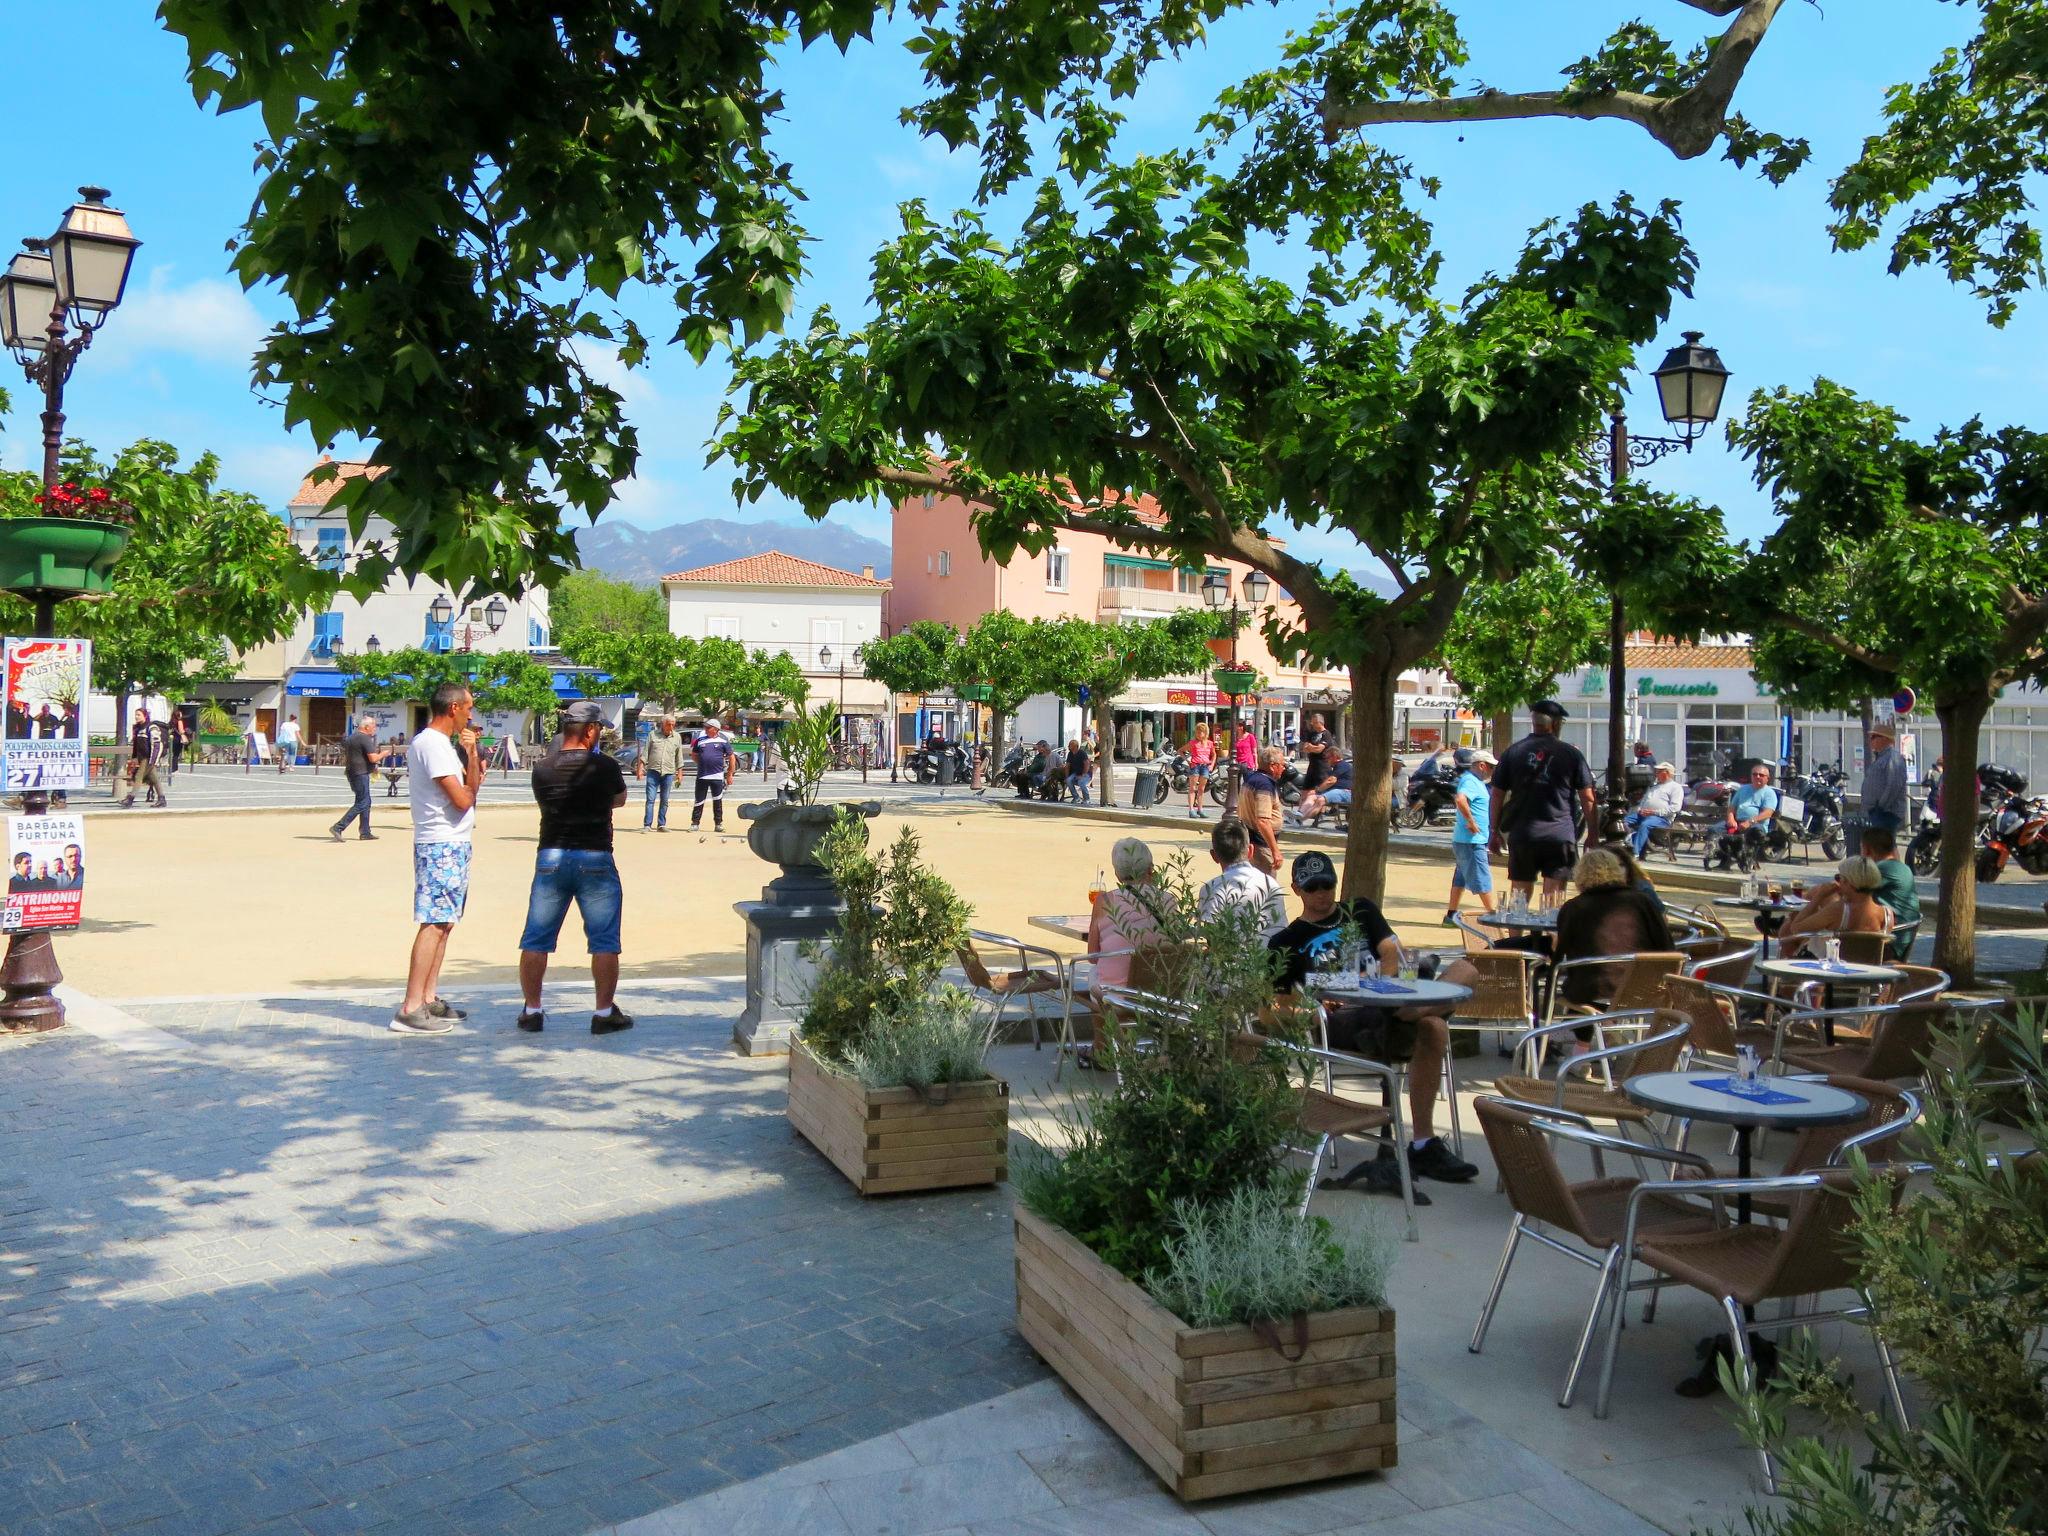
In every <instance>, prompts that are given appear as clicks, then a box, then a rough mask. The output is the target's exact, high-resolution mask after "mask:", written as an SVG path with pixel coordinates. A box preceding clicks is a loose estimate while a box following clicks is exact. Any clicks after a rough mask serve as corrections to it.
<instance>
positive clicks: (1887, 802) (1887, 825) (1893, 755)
mask: <svg viewBox="0 0 2048 1536" xmlns="http://www.w3.org/2000/svg"><path fill="white" fill-rule="evenodd" d="M1863 824H1864V825H1865V826H1866V827H1880V828H1882V829H1883V830H1885V831H1886V832H1892V833H1896V832H1897V831H1898V830H1899V828H1901V827H1903V826H1904V825H1905V824H1906V760H1905V758H1904V757H1902V756H1901V755H1900V754H1899V737H1898V727H1897V726H1895V725H1893V724H1892V722H1891V721H1889V720H1880V721H1878V722H1877V723H1876V724H1874V725H1873V726H1871V728H1870V763H1869V765H1868V766H1867V767H1865V768H1864V770H1863Z"/></svg>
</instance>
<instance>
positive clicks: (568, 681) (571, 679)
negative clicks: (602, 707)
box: [553, 671, 612, 699]
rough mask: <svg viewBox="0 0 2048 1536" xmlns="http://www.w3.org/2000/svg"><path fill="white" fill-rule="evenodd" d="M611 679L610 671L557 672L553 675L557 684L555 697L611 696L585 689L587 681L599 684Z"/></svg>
mask: <svg viewBox="0 0 2048 1536" xmlns="http://www.w3.org/2000/svg"><path fill="white" fill-rule="evenodd" d="M611 680H612V675H611V673H609V672H584V671H575V672H557V673H555V674H554V676H553V681H554V685H555V697H556V698H558V699H586V698H588V699H603V698H610V697H611V695H610V694H605V693H586V692H585V691H584V687H583V685H584V684H585V683H590V684H592V685H598V684H603V683H608V682H610V681H611Z"/></svg>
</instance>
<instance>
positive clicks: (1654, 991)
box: [1543, 949, 1686, 1025]
mask: <svg viewBox="0 0 2048 1536" xmlns="http://www.w3.org/2000/svg"><path fill="white" fill-rule="evenodd" d="M1685 963H1686V962H1685V956H1684V955H1682V954H1680V953H1679V952H1678V951H1677V950H1653V949H1645V950H1639V951H1637V952H1635V953H1633V954H1626V955H1581V956H1579V957H1578V958H1577V959H1575V960H1560V961H1558V962H1557V964H1555V965H1553V966H1552V967H1551V968H1550V996H1549V999H1548V1006H1547V1007H1546V1008H1545V1009H1544V1014H1543V1022H1544V1023H1545V1024H1546V1025H1549V1024H1554V1023H1556V1022H1557V1020H1558V1016H1559V1015H1560V1013H1562V1014H1563V1015H1564V1016H1565V1017H1566V1018H1569V1017H1571V1015H1572V1014H1575V1013H1577V1014H1588V1013H1607V1012H1614V1013H1620V1012H1626V1011H1628V1010H1630V1009H1636V1008H1661V1007H1663V1006H1664V978H1665V977H1667V976H1671V975H1674V974H1676V973H1677V972H1679V971H1680V970H1682V969H1683V968H1684V966H1685ZM1596 969H1597V970H1604V971H1605V972H1606V979H1607V983H1608V985H1607V989H1606V990H1607V997H1606V1000H1605V1002H1604V1003H1603V1004H1602V1005H1601V1006H1599V1007H1597V1008H1596V1007H1593V1006H1591V1005H1589V1004H1585V1003H1573V1002H1568V1001H1566V1000H1565V999H1564V981H1565V978H1566V977H1568V976H1570V975H1571V974H1572V973H1573V972H1574V971H1584V970H1596ZM1579 1022H1580V1023H1582V1024H1583V1023H1584V1022H1585V1020H1584V1019H1580V1020H1579Z"/></svg>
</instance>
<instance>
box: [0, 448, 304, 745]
mask: <svg viewBox="0 0 2048 1536" xmlns="http://www.w3.org/2000/svg"><path fill="white" fill-rule="evenodd" d="M63 473H64V476H65V478H66V479H67V480H73V481H76V482H77V483H79V484H80V485H94V486H105V487H106V488H107V490H108V491H109V492H111V493H112V494H113V495H114V496H115V497H117V498H119V499H121V500H124V501H127V502H128V503H130V504H131V505H132V506H133V507H134V509H135V522H134V526H133V528H132V530H131V536H130V538H129V541H128V547H127V549H126V550H125V551H123V553H122V555H121V559H120V563H119V564H117V565H116V566H115V567H114V586H113V590H112V591H111V592H109V593H108V594H107V595H106V596H104V597H90V598H75V599H73V600H71V601H69V602H65V603H61V604H59V605H58V608H57V630H58V633H60V634H67V635H84V636H87V637H89V638H90V639H91V640H92V642H93V680H94V683H95V685H96V686H97V687H98V688H100V689H101V690H103V691H104V692H107V693H111V694H113V695H114V696H115V697H116V698H117V699H121V700H123V701H125V699H126V697H127V695H128V693H129V692H131V691H134V692H141V693H164V694H170V695H172V696H178V695H181V694H182V693H183V692H184V690H185V688H186V687H187V686H188V683H189V681H190V680H192V679H195V678H200V677H225V676H228V675H230V655H231V651H232V649H234V648H238V647H239V648H246V647H249V646H254V645H260V644H262V643H263V642H265V641H268V640H274V639H276V638H277V637H278V636H280V635H284V634H289V633H290V632H291V630H292V628H293V627H294V626H295V625H296V624H297V623H298V621H299V619H300V618H301V617H302V616H303V615H304V614H305V612H306V611H307V609H308V608H309V607H311V606H315V605H324V604H325V603H326V601H327V599H328V597H329V596H330V594H331V593H332V592H333V591H334V586H335V581H334V577H333V576H332V575H330V574H329V573H327V572H324V571H321V570H319V569H318V568H317V567H316V566H315V565H314V564H313V562H312V561H310V560H309V559H307V558H306V556H305V554H304V553H303V552H302V551H301V550H300V549H299V548H298V546H297V545H296V544H295V543H294V542H293V540H292V536H291V531H290V529H289V528H287V527H286V526H285V524H284V523H282V522H280V521H279V520H278V518H277V517H276V515H275V514H274V513H272V512H271V510H270V509H269V508H268V507H266V506H265V505H264V504H263V503H262V502H261V501H260V500H258V499H257V498H256V497H254V496H250V495H245V494H244V493H242V492H240V491H231V490H227V489H225V488H224V487H222V486H221V484H220V461H219V460H218V459H217V458H215V457H214V456H213V455H212V454H210V453H209V454H201V455H200V456H199V457H198V458H197V459H195V460H193V462H192V463H191V464H190V465H189V466H181V465H180V463H179V459H178V450H177V449H176V448H174V447H172V446H171V445H170V444H169V443H164V442H157V441H155V440H153V439H148V438H145V439H143V440H142V441H140V442H137V443H134V444H132V445H130V446H129V447H127V448H125V449H123V450H122V451H121V452H120V453H119V454H117V455H116V456H115V457H114V458H113V460H112V461H110V462H103V461H102V460H100V459H99V458H98V456H97V455H96V454H95V453H94V452H93V451H92V449H90V448H89V447H87V446H86V445H85V444H83V443H81V442H77V441H73V442H71V443H68V444H67V445H66V447H65V452H64V461H63ZM41 490H42V481H41V479H40V478H39V477H38V476H36V475H33V474H29V473H26V472H7V473H5V474H0V515H5V516H14V517H29V516H35V515H38V513H39V509H38V508H37V507H36V505H35V501H34V498H35V496H36V494H37V493H38V492H40V491H41ZM0 617H4V621H5V623H6V625H7V632H8V633H9V634H27V633H28V632H29V628H30V625H31V623H32V620H33V615H32V613H31V611H30V608H29V605H28V604H27V603H26V602H25V601H23V600H22V599H20V598H15V597H7V598H5V599H0ZM123 707H124V708H125V702H124V706H123Z"/></svg>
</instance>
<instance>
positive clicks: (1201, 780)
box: [1188, 720, 1216, 816]
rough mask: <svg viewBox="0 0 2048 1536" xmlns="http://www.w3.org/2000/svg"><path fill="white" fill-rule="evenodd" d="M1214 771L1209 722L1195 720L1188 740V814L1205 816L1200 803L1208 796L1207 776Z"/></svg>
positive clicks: (1214, 763)
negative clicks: (1193, 728) (1193, 732)
mask: <svg viewBox="0 0 2048 1536" xmlns="http://www.w3.org/2000/svg"><path fill="white" fill-rule="evenodd" d="M1215 771H1216V743H1215V742H1214V741H1213V740H1212V739H1210V736H1209V722H1208V721H1206V720H1197V721H1196V722H1195V734H1194V735H1193V736H1192V737H1190V738H1189V739H1188V814H1189V815H1190V816H1205V815H1207V814H1208V813H1207V812H1206V811H1204V810H1203V809H1202V801H1203V800H1204V799H1206V798H1207V797H1208V794H1209V775H1210V774H1212V773H1214V772H1215Z"/></svg>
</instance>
